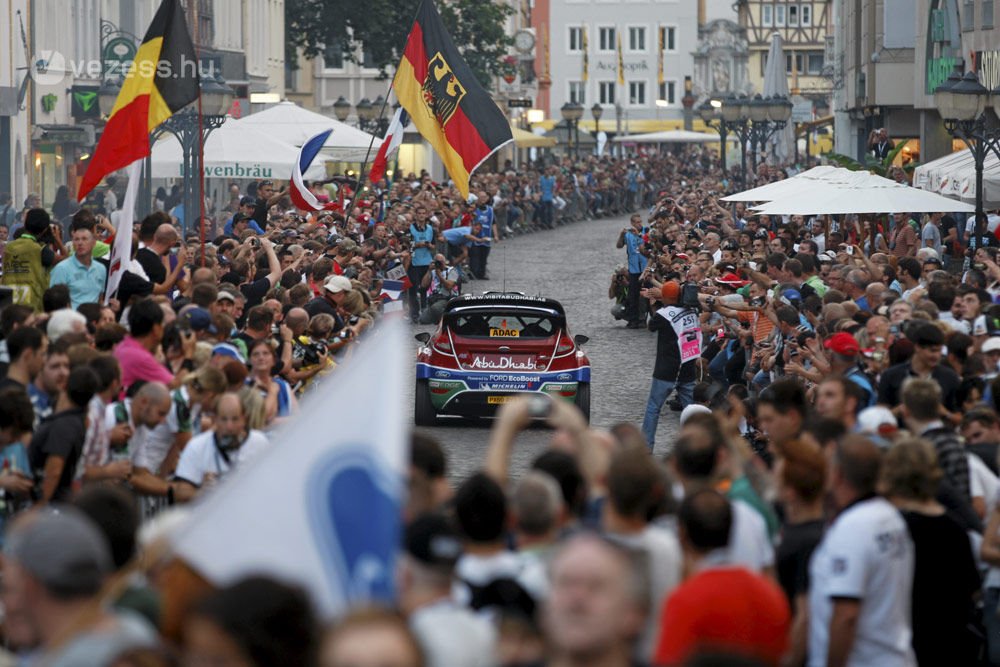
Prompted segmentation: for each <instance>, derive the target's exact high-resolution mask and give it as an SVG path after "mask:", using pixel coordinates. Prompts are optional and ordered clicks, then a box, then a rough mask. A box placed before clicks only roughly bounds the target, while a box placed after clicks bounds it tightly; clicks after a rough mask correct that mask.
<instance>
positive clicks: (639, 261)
mask: <svg viewBox="0 0 1000 667" xmlns="http://www.w3.org/2000/svg"><path fill="white" fill-rule="evenodd" d="M629 222H631V224H632V226H631V227H625V228H623V229H622V231H621V233H620V234H618V244H617V247H618V248H625V252H626V255H627V257H628V295H627V297H626V301H625V319H627V320H628V325H627V326H628V328H629V329H639V328H641V327H642V326H643V321H642V320H643V317H642V315H641V313H640V312H639V276H640V275H642V272H643V271H645V270H646V248H645V236H646V229H645V228H644V227H643V226H642V216H641V215H639V214H638V213H633V214H632V217H631V218H630V220H629Z"/></svg>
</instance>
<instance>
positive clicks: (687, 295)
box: [679, 283, 701, 310]
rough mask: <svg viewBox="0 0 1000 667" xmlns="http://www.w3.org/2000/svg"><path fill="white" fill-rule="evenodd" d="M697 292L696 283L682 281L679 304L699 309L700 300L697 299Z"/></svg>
mask: <svg viewBox="0 0 1000 667" xmlns="http://www.w3.org/2000/svg"><path fill="white" fill-rule="evenodd" d="M698 293H699V287H698V283H684V284H683V285H681V298H680V302H679V305H680V306H682V307H684V308H694V309H695V310H701V302H700V301H699V300H698Z"/></svg>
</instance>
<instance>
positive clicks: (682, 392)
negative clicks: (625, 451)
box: [642, 280, 713, 452]
mask: <svg viewBox="0 0 1000 667" xmlns="http://www.w3.org/2000/svg"><path fill="white" fill-rule="evenodd" d="M691 287H694V286H693V285H691V286H690V287H686V288H685V289H686V290H690V289H691ZM695 289H697V288H696V287H695ZM657 292H658V294H657ZM642 296H644V297H645V298H647V299H659V301H660V302H661V303H663V304H664V307H663V308H661V309H659V310H657V311H656V313H655V314H654V315H653V317H652V319H651V320H650V322H649V330H650V331H655V332H657V336H656V362H655V364H654V366H653V381H652V384H651V386H650V388H649V399H648V401H647V402H646V415H645V417H644V418H643V421H642V434H643V436H644V437H645V438H646V445H647V447H649V451H651V452H652V451H653V446H654V444H655V442H656V426H657V424H658V423H659V420H660V410H661V409H662V408H663V404H664V402H666V400H667V396H669V395H670V392H671V391H673V390H674V388H675V387H676V388H677V395H678V397H679V398H680V405H681V409H684V408H686V407H687V406H688V405H690V404H691V403H692V401H693V400H694V384H695V379H696V371H697V367H698V360H699V358H700V357H701V322H700V321H699V317H698V310H697V309H696V307H695V305H694V304H693V303H691V302H686V303H682V290H681V286H680V283H678V282H677V281H673V280H671V281H667V282H665V283H663V286H662V287H661V288H660V289H659V290H656V289H655V288H649V289H645V290H643V292H642ZM696 298H697V301H698V303H699V304H700V305H702V306H704V305H709V306H711V305H712V303H713V301H712V300H711V299H712V298H711V297H708V296H706V295H700V294H699V295H697V297H696ZM684 301H686V300H684Z"/></svg>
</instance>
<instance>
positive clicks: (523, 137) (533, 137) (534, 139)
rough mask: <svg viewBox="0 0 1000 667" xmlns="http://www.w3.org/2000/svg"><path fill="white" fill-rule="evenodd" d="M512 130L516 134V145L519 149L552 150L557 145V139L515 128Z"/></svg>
mask: <svg viewBox="0 0 1000 667" xmlns="http://www.w3.org/2000/svg"><path fill="white" fill-rule="evenodd" d="M510 130H511V132H512V133H513V134H514V144H515V145H517V147H518V148H552V147H553V146H555V145H556V139H555V137H546V136H544V135H541V134H533V133H531V132H528V131H526V130H522V129H521V128H519V127H513V126H511V128H510Z"/></svg>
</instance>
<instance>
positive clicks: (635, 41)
mask: <svg viewBox="0 0 1000 667" xmlns="http://www.w3.org/2000/svg"><path fill="white" fill-rule="evenodd" d="M628 50H629V51H631V52H633V53H635V52H644V51H645V50H646V28H645V27H643V26H633V27H631V28H629V29H628Z"/></svg>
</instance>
